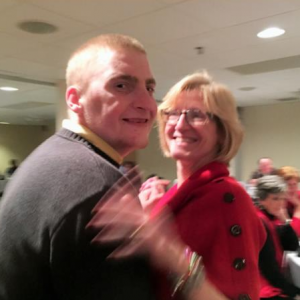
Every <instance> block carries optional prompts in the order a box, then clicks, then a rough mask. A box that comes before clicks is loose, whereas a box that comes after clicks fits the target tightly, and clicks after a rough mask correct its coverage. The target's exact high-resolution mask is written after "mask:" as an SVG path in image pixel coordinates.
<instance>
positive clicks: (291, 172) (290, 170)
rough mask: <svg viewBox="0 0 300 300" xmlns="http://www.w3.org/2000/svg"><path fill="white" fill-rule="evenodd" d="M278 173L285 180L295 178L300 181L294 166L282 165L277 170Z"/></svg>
mask: <svg viewBox="0 0 300 300" xmlns="http://www.w3.org/2000/svg"><path fill="white" fill-rule="evenodd" d="M277 173H278V175H280V176H281V177H283V179H284V180H285V181H287V180H290V179H296V180H297V181H298V182H299V181H300V175H299V172H298V170H297V169H296V168H294V167H291V166H284V167H282V168H280V169H279V170H278V171H277Z"/></svg>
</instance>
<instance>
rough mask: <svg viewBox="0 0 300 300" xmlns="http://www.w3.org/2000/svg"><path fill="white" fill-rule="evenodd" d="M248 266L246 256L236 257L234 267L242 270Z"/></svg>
mask: <svg viewBox="0 0 300 300" xmlns="http://www.w3.org/2000/svg"><path fill="white" fill-rule="evenodd" d="M245 266H246V259H245V258H236V259H235V260H234V261H233V267H234V268H235V269H236V270H238V271H241V270H243V269H244V268H245Z"/></svg>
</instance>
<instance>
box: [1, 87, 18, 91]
mask: <svg viewBox="0 0 300 300" xmlns="http://www.w3.org/2000/svg"><path fill="white" fill-rule="evenodd" d="M0 90H1V91H5V92H15V91H18V90H19V89H17V88H14V87H11V86H2V87H0Z"/></svg>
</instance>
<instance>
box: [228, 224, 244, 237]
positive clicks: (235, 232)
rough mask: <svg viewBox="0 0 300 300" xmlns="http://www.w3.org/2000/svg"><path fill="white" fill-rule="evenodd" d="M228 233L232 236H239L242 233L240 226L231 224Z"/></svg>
mask: <svg viewBox="0 0 300 300" xmlns="http://www.w3.org/2000/svg"><path fill="white" fill-rule="evenodd" d="M230 233H231V234H232V235H233V236H239V235H240V234H241V233H242V228H241V226H239V225H233V226H231V227H230Z"/></svg>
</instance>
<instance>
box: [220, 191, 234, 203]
mask: <svg viewBox="0 0 300 300" xmlns="http://www.w3.org/2000/svg"><path fill="white" fill-rule="evenodd" d="M223 199H224V201H225V202H226V203H232V202H233V201H234V195H233V194H231V193H225V194H224V196H223Z"/></svg>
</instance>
